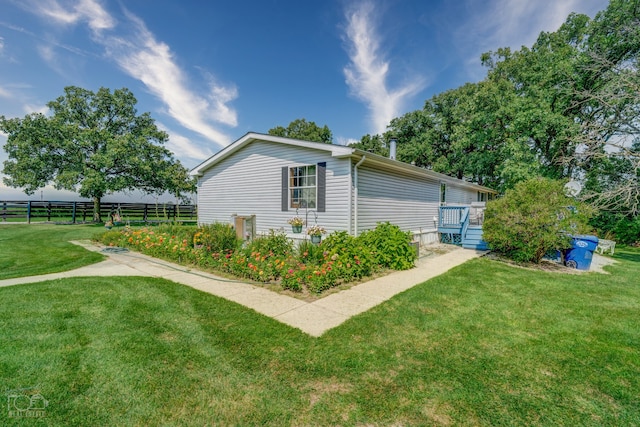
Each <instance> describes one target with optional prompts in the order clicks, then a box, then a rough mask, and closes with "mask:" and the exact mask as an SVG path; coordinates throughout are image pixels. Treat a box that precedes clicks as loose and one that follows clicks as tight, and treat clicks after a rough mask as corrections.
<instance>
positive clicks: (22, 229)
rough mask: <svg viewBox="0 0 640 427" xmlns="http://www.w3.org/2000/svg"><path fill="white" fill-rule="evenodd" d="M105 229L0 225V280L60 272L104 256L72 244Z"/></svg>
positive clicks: (100, 227)
mask: <svg viewBox="0 0 640 427" xmlns="http://www.w3.org/2000/svg"><path fill="white" fill-rule="evenodd" d="M102 232H104V227H103V226H102V225H42V224H34V225H22V224H20V225H18V224H3V225H0V280H3V279H10V278H13V277H22V276H37V275H39V274H46V273H58V272H60V271H67V270H72V269H74V268H79V267H82V266H85V265H89V264H93V263H96V262H100V261H102V260H103V259H104V256H103V255H101V254H98V253H95V252H88V251H87V250H85V249H83V248H81V247H79V246H77V245H74V244H71V243H69V240H81V239H91V238H92V237H93V236H95V235H96V234H98V233H102Z"/></svg>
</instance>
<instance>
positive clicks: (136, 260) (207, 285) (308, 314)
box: [0, 241, 486, 337]
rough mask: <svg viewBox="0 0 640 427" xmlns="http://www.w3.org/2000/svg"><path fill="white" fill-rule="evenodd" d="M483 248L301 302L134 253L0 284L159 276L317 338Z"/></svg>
mask: <svg viewBox="0 0 640 427" xmlns="http://www.w3.org/2000/svg"><path fill="white" fill-rule="evenodd" d="M72 243H74V244H77V245H80V246H82V247H84V248H86V249H87V250H90V251H94V252H100V251H102V250H103V249H104V247H103V246H98V245H95V244H93V243H91V242H85V241H82V242H79V241H75V242H72ZM485 253H486V251H474V250H468V249H460V248H458V249H455V250H453V251H451V252H448V253H446V254H443V255H437V256H430V257H426V258H420V259H419V260H418V261H417V262H416V267H414V268H412V269H411V270H405V271H396V272H393V273H391V274H388V275H386V276H383V277H379V278H376V279H373V280H370V281H367V282H364V283H362V284H359V285H355V286H353V287H351V288H349V289H346V290H344V291H340V292H336V293H333V294H330V295H328V296H326V297H324V298H322V299H319V300H316V301H313V302H305V301H302V300H299V299H296V298H293V297H290V296H287V295H282V294H279V293H276V292H273V291H270V290H268V289H265V288H262V287H260V286H255V285H251V284H248V283H243V282H240V281H236V280H228V279H223V278H221V277H218V276H215V275H213V274H210V273H206V272H202V271H198V270H194V269H189V268H187V267H184V266H181V265H178V264H174V263H171V262H168V261H164V260H159V259H156V258H152V257H149V256H146V255H143V254H139V253H136V252H122V253H106V255H108V258H107V259H106V260H104V261H102V262H99V263H97V264H92V265H88V266H85V267H81V268H78V269H75V270H70V271H65V272H61V273H53V274H46V275H41V276H30V277H19V278H15V279H7V280H0V287H3V286H12V285H17V284H24V283H35V282H41V281H44V280H53V279H63V278H66V277H82V276H105V277H106V276H147V277H159V278H164V279H168V280H171V281H174V282H176V283H180V284H183V285H187V286H190V287H192V288H194V289H198V290H200V291H203V292H207V293H210V294H212V295H216V296H219V297H221V298H225V299H227V300H229V301H233V302H236V303H238V304H241V305H244V306H245V307H249V308H251V309H253V310H255V311H256V312H258V313H261V314H264V315H266V316H269V317H272V318H274V319H276V320H278V321H280V322H282V323H284V324H287V325H289V326H292V327H294V328H298V329H300V330H301V331H303V332H305V333H307V334H309V335H311V336H314V337H319V336H321V335H322V334H323V333H324V332H326V331H327V330H329V329H331V328H335V327H336V326H338V325H340V324H342V323H343V322H345V321H346V320H347V319H349V318H351V317H352V316H355V315H357V314H360V313H363V312H365V311H367V310H369V309H371V308H373V307H375V306H376V305H378V304H381V303H383V302H384V301H387V300H388V299H390V298H391V297H393V296H394V295H397V294H399V293H401V292H404V291H406V290H407V289H410V288H412V287H414V286H415V285H417V284H420V283H423V282H425V281H427V280H429V279H431V278H433V277H436V276H439V275H440V274H443V273H445V272H447V271H449V270H450V269H452V268H453V267H456V266H458V265H460V264H463V263H465V262H466V261H468V260H470V259H473V258H477V257H480V256H482V255H484V254H485Z"/></svg>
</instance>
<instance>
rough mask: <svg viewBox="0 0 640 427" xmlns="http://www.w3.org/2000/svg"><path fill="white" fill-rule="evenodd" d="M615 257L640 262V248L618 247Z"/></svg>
mask: <svg viewBox="0 0 640 427" xmlns="http://www.w3.org/2000/svg"><path fill="white" fill-rule="evenodd" d="M613 258H614V259H623V260H625V261H631V262H638V263H640V249H636V248H628V247H627V248H620V249H618V248H616V254H615V255H614V256H613Z"/></svg>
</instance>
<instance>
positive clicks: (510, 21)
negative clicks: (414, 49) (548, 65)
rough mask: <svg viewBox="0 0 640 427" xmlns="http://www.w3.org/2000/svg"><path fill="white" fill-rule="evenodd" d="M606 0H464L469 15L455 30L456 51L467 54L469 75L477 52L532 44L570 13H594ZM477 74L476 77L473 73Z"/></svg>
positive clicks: (476, 63) (475, 69)
mask: <svg viewBox="0 0 640 427" xmlns="http://www.w3.org/2000/svg"><path fill="white" fill-rule="evenodd" d="M607 4H608V0H562V1H558V0H538V1H524V0H488V1H486V2H483V3H482V4H481V5H480V4H478V3H477V2H475V1H472V0H466V1H465V2H464V4H463V7H465V8H466V9H467V12H468V13H465V15H467V16H470V17H471V18H470V19H469V20H467V21H465V22H462V23H461V24H460V27H459V28H458V29H457V30H456V31H454V42H455V44H456V45H457V47H458V50H459V51H461V52H462V53H463V55H465V56H466V57H467V61H466V64H467V68H468V69H469V71H470V74H476V73H477V72H478V71H479V70H480V55H481V54H482V53H483V52H487V51H490V50H492V51H495V50H497V49H498V48H500V47H510V48H512V49H515V50H518V49H520V48H521V47H522V46H531V45H533V43H534V42H535V41H536V39H537V38H538V35H539V34H540V32H542V31H556V30H557V29H558V28H560V26H561V25H562V24H563V23H564V21H565V20H566V19H567V16H569V14H570V13H571V12H576V13H584V14H587V15H589V16H593V15H595V13H596V12H597V11H598V10H602V9H604V8H606V7H607ZM476 77H478V76H477V75H476Z"/></svg>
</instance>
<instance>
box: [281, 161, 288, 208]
mask: <svg viewBox="0 0 640 427" xmlns="http://www.w3.org/2000/svg"><path fill="white" fill-rule="evenodd" d="M281 210H282V212H286V211H288V210H289V168H288V167H286V166H284V167H283V168H282V209H281Z"/></svg>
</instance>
